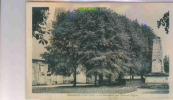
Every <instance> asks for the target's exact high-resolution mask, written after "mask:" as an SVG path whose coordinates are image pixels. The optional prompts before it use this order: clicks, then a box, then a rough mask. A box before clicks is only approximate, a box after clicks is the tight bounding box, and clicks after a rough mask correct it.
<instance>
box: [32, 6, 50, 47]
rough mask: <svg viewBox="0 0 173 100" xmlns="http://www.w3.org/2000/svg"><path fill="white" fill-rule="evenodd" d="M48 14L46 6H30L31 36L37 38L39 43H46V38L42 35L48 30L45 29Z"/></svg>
mask: <svg viewBox="0 0 173 100" xmlns="http://www.w3.org/2000/svg"><path fill="white" fill-rule="evenodd" d="M48 15H49V8H48V7H33V8H32V36H33V37H34V38H36V39H37V40H39V43H42V44H43V45H44V43H45V44H47V43H48V42H47V40H45V39H44V37H43V35H44V34H45V33H48V34H49V32H48V31H47V30H46V25H47V22H46V21H47V18H48Z"/></svg>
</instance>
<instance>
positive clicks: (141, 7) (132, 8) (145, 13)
mask: <svg viewBox="0 0 173 100" xmlns="http://www.w3.org/2000/svg"><path fill="white" fill-rule="evenodd" d="M33 6H34V7H36V6H40V7H43V6H47V7H49V9H50V15H49V18H48V21H51V20H53V18H54V11H55V8H57V7H58V8H64V9H66V10H73V9H77V8H79V7H107V8H110V9H112V10H113V11H115V12H117V13H118V14H122V15H126V16H127V17H128V18H129V19H132V20H135V19H137V20H138V22H139V23H144V24H147V25H148V26H150V27H152V29H153V31H154V33H155V34H156V35H157V36H159V37H161V41H162V49H163V51H162V52H163V57H164V55H165V54H168V53H167V50H168V49H166V48H168V46H166V44H167V43H168V38H169V35H166V32H165V31H164V29H163V28H159V29H158V28H157V21H158V20H159V19H160V18H162V17H163V14H164V13H166V12H167V11H173V4H171V3H105V2H104V3H55V2H54V3H48V2H47V3H33ZM169 34H170V33H169ZM45 37H46V38H47V39H48V38H49V35H46V36H45ZM38 42H39V41H37V40H36V39H35V38H33V48H32V58H36V59H41V57H40V54H41V53H43V52H45V51H46V49H44V46H45V45H44V46H43V45H42V44H39V43H38Z"/></svg>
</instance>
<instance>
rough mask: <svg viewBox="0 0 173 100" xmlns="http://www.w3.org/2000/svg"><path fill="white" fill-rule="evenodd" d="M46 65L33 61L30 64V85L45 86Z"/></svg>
mask: <svg viewBox="0 0 173 100" xmlns="http://www.w3.org/2000/svg"><path fill="white" fill-rule="evenodd" d="M47 71H48V64H46V63H44V62H43V61H39V60H38V61H36V60H35V61H33V63H32V85H38V84H47Z"/></svg>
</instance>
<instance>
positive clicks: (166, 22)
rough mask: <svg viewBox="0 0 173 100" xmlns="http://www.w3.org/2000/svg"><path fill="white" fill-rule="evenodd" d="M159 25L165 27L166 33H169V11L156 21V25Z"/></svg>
mask: <svg viewBox="0 0 173 100" xmlns="http://www.w3.org/2000/svg"><path fill="white" fill-rule="evenodd" d="M160 26H163V27H165V31H166V33H167V34H168V33H169V11H168V12H166V13H165V14H164V15H163V17H162V18H161V19H160V20H159V21H157V27H158V28H160Z"/></svg>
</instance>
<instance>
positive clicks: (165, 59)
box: [163, 56, 169, 73]
mask: <svg viewBox="0 0 173 100" xmlns="http://www.w3.org/2000/svg"><path fill="white" fill-rule="evenodd" d="M163 63H164V68H165V72H166V73H169V57H168V56H165V57H164V59H163Z"/></svg>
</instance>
